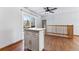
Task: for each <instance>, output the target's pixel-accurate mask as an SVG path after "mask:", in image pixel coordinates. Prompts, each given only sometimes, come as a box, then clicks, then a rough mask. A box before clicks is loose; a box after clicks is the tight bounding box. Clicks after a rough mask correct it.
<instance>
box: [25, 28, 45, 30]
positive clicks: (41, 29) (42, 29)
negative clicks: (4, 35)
mask: <svg viewBox="0 0 79 59" xmlns="http://www.w3.org/2000/svg"><path fill="white" fill-rule="evenodd" d="M25 30H33V31H42V30H45V28H28V29H25Z"/></svg>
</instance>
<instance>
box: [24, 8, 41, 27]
mask: <svg viewBox="0 0 79 59" xmlns="http://www.w3.org/2000/svg"><path fill="white" fill-rule="evenodd" d="M22 10H23V11H22V15H26V16H32V17H34V18H35V27H37V28H41V27H42V22H41V16H40V15H38V14H35V13H33V12H31V11H29V10H28V9H25V8H22Z"/></svg>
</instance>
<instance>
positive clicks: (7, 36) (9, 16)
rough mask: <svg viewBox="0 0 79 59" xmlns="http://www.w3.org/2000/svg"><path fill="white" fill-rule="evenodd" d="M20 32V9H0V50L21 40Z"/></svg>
mask: <svg viewBox="0 0 79 59" xmlns="http://www.w3.org/2000/svg"><path fill="white" fill-rule="evenodd" d="M22 31H23V30H22V19H21V12H20V8H18V7H0V48H1V47H4V46H7V45H9V44H12V43H14V42H16V41H18V40H21V39H23V37H22Z"/></svg>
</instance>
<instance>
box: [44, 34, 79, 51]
mask: <svg viewBox="0 0 79 59" xmlns="http://www.w3.org/2000/svg"><path fill="white" fill-rule="evenodd" d="M45 49H46V50H48V51H79V37H78V36H74V37H73V39H67V38H64V37H57V36H50V35H46V36H45Z"/></svg>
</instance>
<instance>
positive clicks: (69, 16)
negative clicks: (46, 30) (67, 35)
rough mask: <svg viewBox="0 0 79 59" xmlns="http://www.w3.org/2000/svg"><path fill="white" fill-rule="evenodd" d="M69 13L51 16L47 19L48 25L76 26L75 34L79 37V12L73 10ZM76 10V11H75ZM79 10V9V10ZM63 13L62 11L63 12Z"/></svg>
mask: <svg viewBox="0 0 79 59" xmlns="http://www.w3.org/2000/svg"><path fill="white" fill-rule="evenodd" d="M72 9H73V11H72V10H70V11H68V10H67V12H62V13H58V14H51V15H48V16H46V17H45V19H47V24H48V25H69V24H73V25H74V34H75V35H79V10H76V9H75V8H72ZM74 9H75V10H74ZM78 9H79V8H78ZM61 11H62V10H61Z"/></svg>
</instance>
